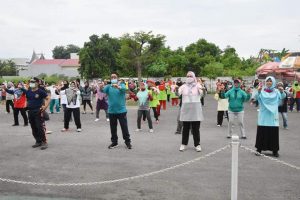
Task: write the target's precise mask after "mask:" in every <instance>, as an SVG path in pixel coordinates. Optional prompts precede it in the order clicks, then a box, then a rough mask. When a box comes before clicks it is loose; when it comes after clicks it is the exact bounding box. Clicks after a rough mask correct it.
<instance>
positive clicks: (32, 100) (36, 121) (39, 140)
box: [21, 79, 50, 150]
mask: <svg viewBox="0 0 300 200" xmlns="http://www.w3.org/2000/svg"><path fill="white" fill-rule="evenodd" d="M21 90H22V91H23V92H24V93H25V95H26V98H27V110H28V118H29V123H30V126H31V129H32V135H33V137H34V138H35V141H36V142H35V144H34V145H32V147H33V148H37V147H40V148H41V150H45V149H47V148H48V143H47V138H46V127H45V120H44V117H43V115H44V111H45V110H46V109H47V107H48V106H49V103H50V97H49V95H48V94H47V93H46V91H44V90H42V89H40V88H39V84H38V79H30V82H29V89H28V90H27V89H25V88H24V87H23V88H21Z"/></svg>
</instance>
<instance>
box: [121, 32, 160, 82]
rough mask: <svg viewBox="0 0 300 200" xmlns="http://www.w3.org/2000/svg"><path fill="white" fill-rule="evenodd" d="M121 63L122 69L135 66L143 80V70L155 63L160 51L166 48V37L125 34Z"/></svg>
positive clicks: (137, 33)
mask: <svg viewBox="0 0 300 200" xmlns="http://www.w3.org/2000/svg"><path fill="white" fill-rule="evenodd" d="M121 41H122V46H121V50H120V58H121V60H120V62H121V65H122V67H123V68H124V67H125V68H127V67H128V66H126V65H131V66H134V69H135V70H136V72H137V76H138V79H139V80H141V79H142V70H143V69H144V68H145V67H146V66H149V64H151V63H152V62H154V60H155V57H157V56H158V54H159V52H160V50H161V49H162V48H163V47H164V43H165V36H163V35H160V34H158V35H153V34H152V31H149V32H147V33H145V32H143V31H141V32H135V33H134V34H133V35H130V34H125V35H123V37H122V38H121Z"/></svg>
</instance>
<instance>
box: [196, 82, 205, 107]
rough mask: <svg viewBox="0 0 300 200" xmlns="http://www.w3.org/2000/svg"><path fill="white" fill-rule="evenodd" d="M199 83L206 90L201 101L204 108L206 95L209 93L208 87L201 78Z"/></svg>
mask: <svg viewBox="0 0 300 200" xmlns="http://www.w3.org/2000/svg"><path fill="white" fill-rule="evenodd" d="M198 83H199V84H200V85H201V86H202V88H203V89H204V90H203V95H202V96H201V99H200V101H201V105H202V107H204V97H205V96H206V93H207V87H206V85H205V81H204V80H202V79H201V78H199V80H198Z"/></svg>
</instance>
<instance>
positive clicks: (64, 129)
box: [61, 128, 69, 132]
mask: <svg viewBox="0 0 300 200" xmlns="http://www.w3.org/2000/svg"><path fill="white" fill-rule="evenodd" d="M68 130H69V129H66V128H63V129H61V132H67V131H68Z"/></svg>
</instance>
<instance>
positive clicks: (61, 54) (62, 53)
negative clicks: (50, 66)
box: [52, 44, 80, 59]
mask: <svg viewBox="0 0 300 200" xmlns="http://www.w3.org/2000/svg"><path fill="white" fill-rule="evenodd" d="M79 51H80V47H78V46H76V45H74V44H69V45H67V46H66V47H64V46H56V47H54V49H53V50H52V54H53V55H52V57H53V58H54V59H69V58H70V54H71V53H79Z"/></svg>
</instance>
